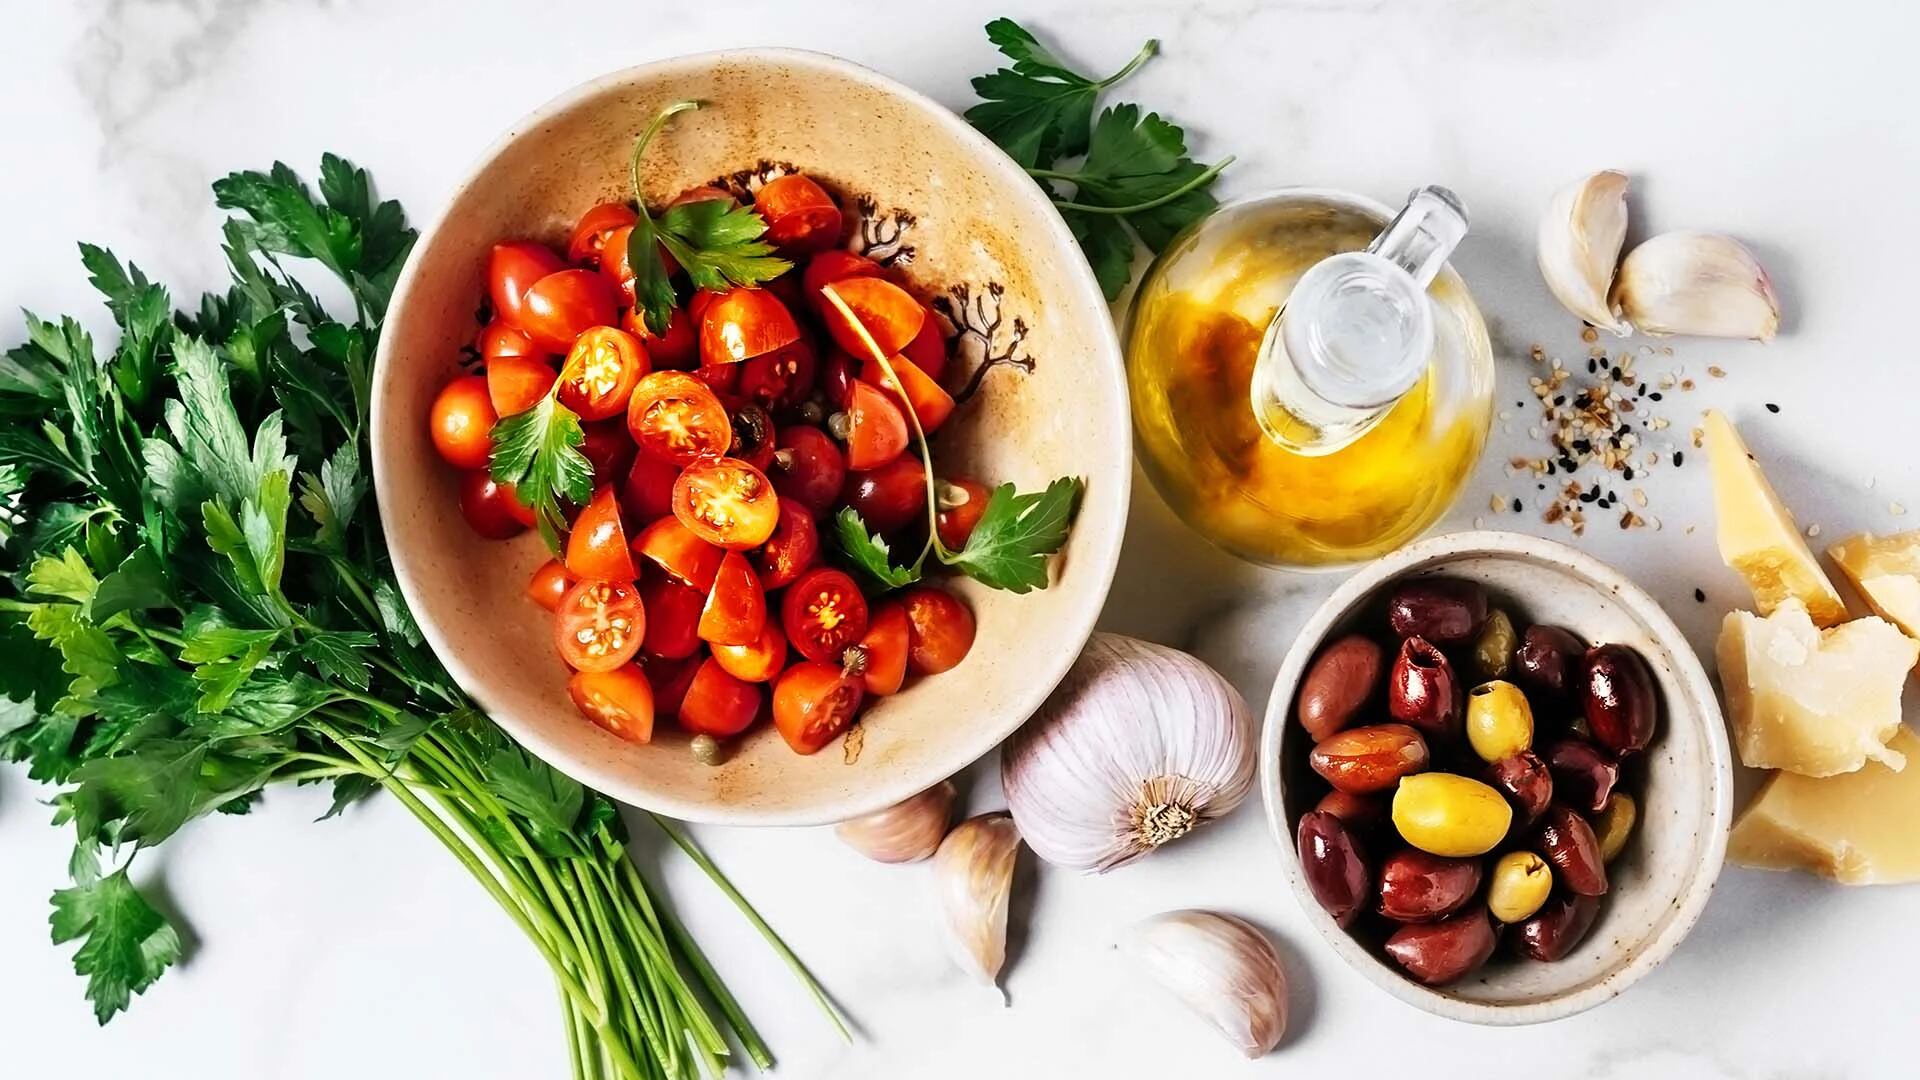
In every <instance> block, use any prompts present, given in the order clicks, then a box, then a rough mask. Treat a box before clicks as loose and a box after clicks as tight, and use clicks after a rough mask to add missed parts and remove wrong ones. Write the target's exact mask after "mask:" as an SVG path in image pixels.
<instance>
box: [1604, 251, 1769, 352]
mask: <svg viewBox="0 0 1920 1080" xmlns="http://www.w3.org/2000/svg"><path fill="white" fill-rule="evenodd" d="M1613 303H1614V306H1615V307H1616V308H1618V309H1619V310H1620V312H1621V313H1622V314H1623V315H1625V316H1626V318H1627V319H1628V320H1629V321H1631V322H1632V323H1633V325H1634V326H1636V327H1638V328H1639V329H1640V330H1641V331H1643V332H1645V333H1649V334H1692V335H1695V336H1698V337H1725V338H1751V339H1753V340H1755V341H1772V340H1773V335H1774V332H1775V331H1777V330H1778V329H1779V328H1780V297H1779V296H1778V295H1776V294H1775V293H1774V291H1773V280H1772V279H1771V278H1769V277H1768V276H1767V271H1766V268H1765V267H1763V266H1761V265H1760V260H1758V259H1756V258H1754V256H1753V252H1751V251H1748V250H1747V248H1746V245H1744V244H1742V243H1741V242H1740V241H1738V240H1735V239H1733V238H1732V237H1730V236H1718V235H1715V234H1713V233H1696V232H1670V233H1661V234H1660V235H1659V236H1656V237H1654V238H1653V239H1651V240H1648V241H1646V242H1644V243H1642V244H1641V245H1640V246H1638V247H1636V248H1634V249H1633V250H1632V251H1630V252H1628V253H1627V259H1626V261H1625V262H1623V263H1621V264H1620V276H1619V278H1618V279H1617V280H1615V282H1614V283H1613Z"/></svg>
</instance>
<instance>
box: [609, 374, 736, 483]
mask: <svg viewBox="0 0 1920 1080" xmlns="http://www.w3.org/2000/svg"><path fill="white" fill-rule="evenodd" d="M627 431H628V432H629V433H631V434H632V435H633V441H634V442H636V443H638V444H639V446H640V449H642V450H644V451H646V452H647V453H650V454H652V455H653V456H654V457H657V458H659V459H660V460H662V461H671V462H673V463H674V464H675V465H683V466H684V465H690V464H692V463H693V462H695V461H698V460H699V459H701V458H703V457H719V456H720V455H721V454H724V453H726V452H727V447H728V446H729V445H730V444H731V443H732V442H733V423H732V421H730V420H729V419H728V418H727V410H726V407H725V406H723V405H721V404H720V399H719V398H718V397H717V396H715V395H714V392H713V389H712V388H711V387H709V386H708V385H707V384H706V383H703V382H701V381H700V380H699V379H696V378H694V377H693V376H691V375H689V374H687V373H686V372H683V371H656V372H654V373H653V374H651V375H648V376H646V377H645V378H643V379H641V380H640V384H639V385H638V386H636V387H634V388H633V397H632V399H631V400H630V401H629V402H628V403H627Z"/></svg>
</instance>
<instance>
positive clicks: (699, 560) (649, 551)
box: [633, 514, 727, 597]
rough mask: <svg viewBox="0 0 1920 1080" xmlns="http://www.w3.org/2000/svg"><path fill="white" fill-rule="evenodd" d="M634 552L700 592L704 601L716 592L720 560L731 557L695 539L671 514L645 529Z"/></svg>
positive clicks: (636, 542) (696, 537) (641, 531)
mask: <svg viewBox="0 0 1920 1080" xmlns="http://www.w3.org/2000/svg"><path fill="white" fill-rule="evenodd" d="M633 550H634V552H635V553H636V554H638V555H639V556H640V557H641V558H643V559H646V560H647V561H649V562H651V563H653V564H654V565H656V566H658V567H659V568H660V569H662V570H665V571H666V572H667V573H668V574H669V575H671V576H672V577H673V579H674V580H675V581H678V582H680V583H681V584H682V585H691V586H693V587H694V588H696V589H699V590H700V595H701V596H702V597H705V596H706V595H707V592H708V590H710V589H712V588H713V578H714V575H715V574H718V573H719V572H720V560H722V559H724V558H726V557H727V553H726V551H725V550H724V549H721V548H717V547H714V546H713V545H712V544H709V543H707V542H706V541H705V540H702V539H700V538H699V537H698V536H695V535H694V534H693V531H692V530H690V529H688V528H687V527H686V526H685V525H682V524H680V519H679V518H677V517H674V516H673V515H671V514H669V515H667V516H666V517H663V518H660V519H659V520H657V521H655V522H654V523H653V524H651V525H648V526H647V527H646V528H644V529H641V530H640V536H639V538H638V539H636V540H634V542H633Z"/></svg>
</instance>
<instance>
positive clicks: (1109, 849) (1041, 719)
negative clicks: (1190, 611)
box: [1000, 634, 1255, 872]
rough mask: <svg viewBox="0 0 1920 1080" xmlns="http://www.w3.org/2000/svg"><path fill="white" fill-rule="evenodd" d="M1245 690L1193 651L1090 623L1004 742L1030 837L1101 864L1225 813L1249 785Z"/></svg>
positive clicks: (1062, 862)
mask: <svg viewBox="0 0 1920 1080" xmlns="http://www.w3.org/2000/svg"><path fill="white" fill-rule="evenodd" d="M1254 744H1255V734H1254V725H1253V715H1252V713H1251V712H1250V711H1248V709H1247V703H1246V700H1245V699H1243V698H1242V697H1241V696H1240V692H1239V691H1238V690H1235V689H1234V688H1233V684H1231V683H1229V682H1227V680H1226V679H1224V678H1222V677H1221V676H1220V674H1219V673H1218V672H1216V671H1214V670H1213V669H1212V668H1210V667H1208V666H1207V665H1206V664H1203V663H1201V662H1200V661H1199V660H1196V659H1194V658H1193V657H1191V656H1188V655H1187V654H1186V653H1183V652H1179V651H1177V650H1174V649H1169V648H1167V647H1165V646H1163V645H1155V644H1152V643H1151V642H1146V641H1136V640H1134V639H1133V638H1128V637H1121V636H1120V635H1118V634H1095V635H1093V638H1092V639H1091V640H1090V641H1088V642H1087V647H1086V649H1085V651H1083V652H1082V653H1081V654H1080V659H1078V660H1076V661H1075V662H1074V665H1073V668H1072V670H1070V671H1069V672H1068V673H1067V677H1066V679H1065V680H1063V681H1062V682H1061V683H1060V686H1059V687H1058V688H1057V689H1056V690H1054V692H1053V695H1052V696H1051V697H1050V698H1048V699H1047V703H1046V704H1045V705H1043V706H1041V708H1040V711H1039V712H1037V713H1035V714H1034V717H1033V719H1031V720H1029V721H1027V724H1026V726H1025V727H1022V728H1021V729H1020V730H1019V731H1017V732H1015V733H1014V735H1013V736H1012V738H1010V739H1008V740H1007V743H1006V745H1005V746H1003V747H1002V748H1001V754H1000V780H1001V784H1002V786H1003V787H1004V788H1005V789H1006V794H1007V804H1008V807H1009V808H1010V809H1011V810H1012V812H1013V817H1014V820H1015V821H1017V822H1018V823H1019V825H1020V833H1021V835H1022V836H1023V837H1025V839H1026V841H1027V845H1028V846H1029V847H1031V848H1033V850H1034V851H1036V852H1038V853H1039V854H1040V857H1041V858H1043V859H1045V860H1047V861H1048V862H1050V863H1053V864H1055V865H1057V866H1065V867H1071V868H1072V869H1075V870H1080V871H1083V872H1089V871H1098V872H1105V871H1107V870H1111V869H1113V868H1114V867H1116V866H1121V865H1123V864H1125V863H1127V862H1130V861H1132V860H1134V859H1136V858H1139V857H1140V856H1141V855H1144V854H1146V853H1147V852H1149V851H1152V850H1153V849H1154V848H1156V847H1158V846H1160V845H1161V844H1163V843H1165V842H1167V841H1168V840H1172V839H1175V838H1177V837H1180V836H1183V835H1185V834H1186V833H1188V832H1190V831H1192V830H1193V829H1196V828H1198V827H1200V826H1201V825H1204V824H1206V823H1207V822H1209V821H1212V820H1213V819H1215V818H1218V817H1222V816H1224V815H1226V814H1228V813H1230V812H1231V811H1232V810H1233V808H1234V807H1236V806H1238V805H1240V801H1241V800H1242V799H1244V798H1246V795H1247V792H1248V791H1249V790H1251V789H1252V787H1253V774H1254Z"/></svg>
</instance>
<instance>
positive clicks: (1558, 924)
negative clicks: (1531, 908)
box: [1515, 892, 1600, 961]
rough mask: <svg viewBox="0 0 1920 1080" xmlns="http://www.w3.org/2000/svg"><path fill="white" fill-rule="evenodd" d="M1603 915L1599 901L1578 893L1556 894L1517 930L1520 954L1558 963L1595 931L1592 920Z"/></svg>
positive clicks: (1517, 946) (1517, 945)
mask: <svg viewBox="0 0 1920 1080" xmlns="http://www.w3.org/2000/svg"><path fill="white" fill-rule="evenodd" d="M1599 912H1600V901H1599V900H1598V899H1596V898H1595V897H1591V896H1581V895H1579V894H1578V893H1568V892H1556V893H1554V894H1553V895H1552V896H1549V897H1547V902H1546V903H1545V904H1544V905H1542V906H1541V908H1540V910H1539V911H1537V912H1535V913H1534V914H1533V917H1532V918H1530V919H1528V920H1526V921H1525V922H1523V923H1521V924H1520V925H1519V926H1518V927H1516V928H1515V929H1516V930H1517V931H1518V933H1519V939H1518V943H1517V944H1516V946H1515V948H1517V949H1519V951H1520V955H1522V956H1526V957H1531V958H1532V959H1535V960H1548V961H1552V960H1558V959H1560V958H1561V957H1563V956H1565V955H1567V954H1568V953H1570V952H1572V951H1573V947H1574V946H1576V945H1578V944H1580V939H1581V938H1584V937H1586V936H1587V931H1588V930H1591V929H1593V917H1594V916H1595V915H1597V914H1599Z"/></svg>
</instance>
